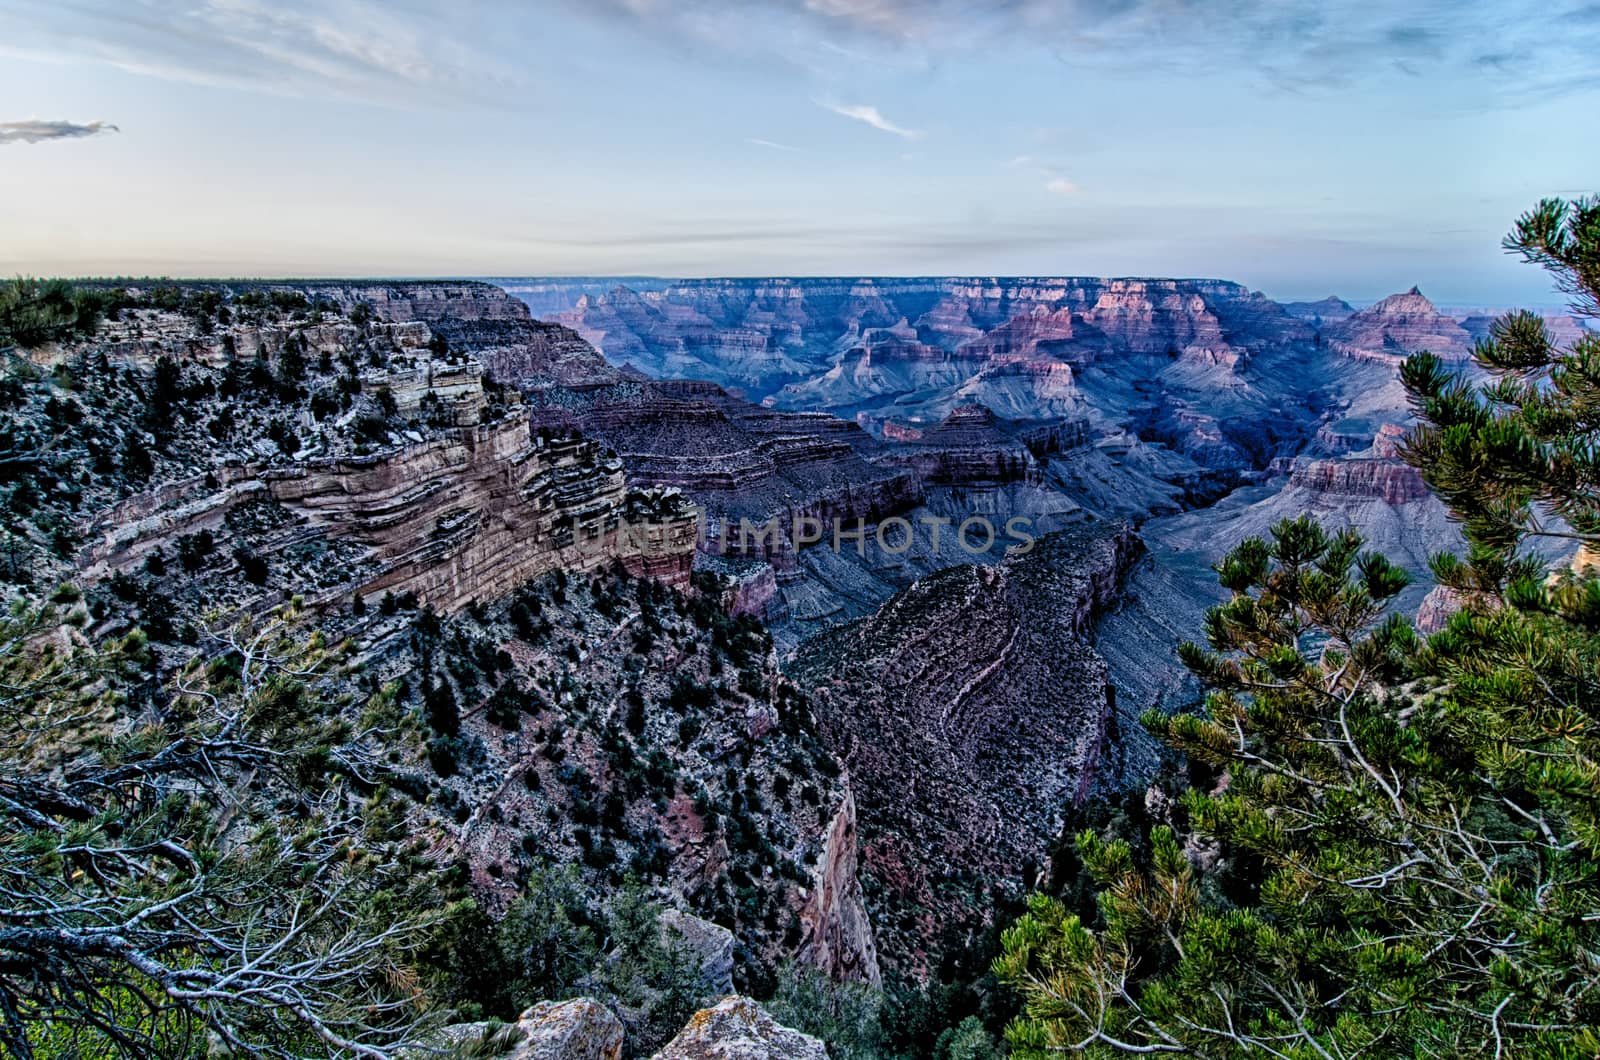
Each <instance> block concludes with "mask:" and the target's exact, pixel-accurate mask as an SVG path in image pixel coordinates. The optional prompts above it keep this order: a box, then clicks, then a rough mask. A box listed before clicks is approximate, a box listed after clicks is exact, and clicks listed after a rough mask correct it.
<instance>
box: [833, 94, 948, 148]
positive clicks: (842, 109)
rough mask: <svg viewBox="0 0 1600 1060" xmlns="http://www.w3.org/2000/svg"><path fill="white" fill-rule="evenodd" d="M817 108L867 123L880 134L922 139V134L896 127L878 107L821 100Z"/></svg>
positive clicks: (906, 138)
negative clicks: (847, 104) (846, 104)
mask: <svg viewBox="0 0 1600 1060" xmlns="http://www.w3.org/2000/svg"><path fill="white" fill-rule="evenodd" d="M817 106H819V107H822V108H823V109H824V110H831V111H833V112H834V113H835V114H838V115H841V116H843V117H846V118H853V119H855V120H856V121H859V122H865V123H866V124H868V125H870V126H872V127H873V128H874V129H877V130H878V131H880V132H886V133H890V134H892V135H894V136H898V137H901V138H902V139H905V140H917V139H920V138H921V137H922V134H921V133H920V132H917V131H916V130H915V129H907V128H905V127H903V126H900V125H896V124H895V123H894V122H892V121H890V120H889V119H888V118H885V117H884V116H883V115H882V114H881V113H879V111H878V108H877V107H869V106H867V105H865V104H855V105H853V106H845V105H842V104H838V103H824V102H822V101H821V100H818V101H817Z"/></svg>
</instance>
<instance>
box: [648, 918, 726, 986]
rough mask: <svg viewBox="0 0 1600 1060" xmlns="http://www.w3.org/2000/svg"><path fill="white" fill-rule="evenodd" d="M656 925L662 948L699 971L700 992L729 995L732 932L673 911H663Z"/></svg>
mask: <svg viewBox="0 0 1600 1060" xmlns="http://www.w3.org/2000/svg"><path fill="white" fill-rule="evenodd" d="M659 923H660V927H661V939H662V944H663V945H664V946H666V947H667V949H668V950H669V951H671V952H675V953H679V954H682V955H683V956H684V957H686V958H687V959H688V962H689V965H690V966H691V967H693V968H697V969H699V974H700V980H699V985H700V988H701V990H703V991H704V992H705V993H707V994H731V993H733V948H734V945H735V939H734V937H733V932H731V931H729V930H728V929H727V928H725V927H723V926H722V925H721V924H713V923H712V922H711V921H709V920H702V919H701V918H700V917H697V916H691V915H690V914H688V913H684V912H680V911H679V910H677V909H663V910H662V911H661V918H660V921H659Z"/></svg>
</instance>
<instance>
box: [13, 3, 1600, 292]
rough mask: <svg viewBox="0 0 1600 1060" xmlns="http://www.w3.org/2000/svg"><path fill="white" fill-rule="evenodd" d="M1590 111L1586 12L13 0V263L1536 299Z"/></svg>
mask: <svg viewBox="0 0 1600 1060" xmlns="http://www.w3.org/2000/svg"><path fill="white" fill-rule="evenodd" d="M1597 133H1600V3H1596V2H1585V0H1539V2H1537V3H1535V2H1529V0H1495V2H1480V0H1457V2H1451V3H1439V2H1434V0H1411V2H1408V3H1405V4H1398V3H1357V2H1352V0H1285V2H1283V3H1265V2H1255V0H1212V2H1201V0H988V2H977V0H528V2H523V3H510V2H491V0H398V2H392V3H383V4H379V3H372V2H365V0H318V2H310V0H281V2H267V0H175V2H163V0H38V2H36V0H0V274H4V275H15V274H46V275H170V276H219V275H232V276H245V275H251V276H257V275H259V276H313V275H315V276H494V275H498V276H524V275H526V276H533V275H618V274H650V275H664V276H732V275H781V276H795V275H852V276H867V275H1039V274H1050V275H1155V276H1211V277H1220V278H1226V279H1233V280H1238V281H1240V282H1242V283H1246V284H1248V285H1249V286H1251V287H1252V288H1255V289H1259V290H1263V291H1266V292H1267V293H1268V294H1270V295H1272V296H1274V297H1279V298H1315V297H1321V296H1323V295H1326V294H1329V293H1337V294H1340V295H1342V296H1344V297H1346V298H1349V299H1351V300H1355V301H1364V300H1369V299H1375V298H1379V297H1382V296H1383V295H1385V294H1389V293H1392V292H1394V291H1398V290H1404V289H1406V288H1409V287H1410V286H1412V285H1413V284H1418V285H1420V286H1421V287H1422V289H1423V291H1424V293H1426V294H1428V295H1429V296H1430V297H1433V298H1434V300H1435V301H1438V302H1440V303H1443V304H1452V305H1484V306H1499V305H1506V304H1511V303H1513V302H1521V303H1524V304H1542V303H1553V302H1556V301H1558V298H1557V297H1556V296H1554V295H1553V294H1551V293H1550V292H1549V290H1548V288H1547V287H1546V285H1545V284H1544V282H1543V281H1542V278H1541V275H1540V274H1539V272H1538V271H1537V270H1535V269H1533V268H1531V267H1529V266H1526V265H1521V264H1519V263H1517V262H1515V261H1513V260H1511V259H1509V258H1508V257H1507V256H1506V255H1505V254H1504V253H1503V252H1502V251H1501V250H1500V248H1499V240H1500V238H1501V236H1502V235H1503V234H1504V233H1505V231H1506V230H1507V229H1508V228H1509V227H1510V225H1511V223H1512V222H1513V221H1514V219H1515V218H1516V216H1517V215H1518V214H1519V213H1520V212H1521V211H1523V210H1525V209H1527V208H1528V207H1529V206H1531V205H1533V204H1534V203H1535V202H1536V201H1537V200H1538V199H1539V198H1541V197H1543V196H1546V195H1553V194H1555V195H1566V196H1572V195H1579V194H1587V193H1591V192H1595V191H1600V135H1596V134H1597Z"/></svg>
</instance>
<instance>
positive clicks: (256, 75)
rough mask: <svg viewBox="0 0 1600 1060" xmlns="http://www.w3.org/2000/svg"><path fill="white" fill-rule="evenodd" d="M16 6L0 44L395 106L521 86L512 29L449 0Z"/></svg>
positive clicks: (180, 77) (174, 76)
mask: <svg viewBox="0 0 1600 1060" xmlns="http://www.w3.org/2000/svg"><path fill="white" fill-rule="evenodd" d="M472 6H474V7H476V6H480V5H476V4H473V5H472ZM483 6H487V7H496V6H498V5H496V4H494V3H493V2H492V0H490V2H489V3H487V4H486V5H483ZM13 7H14V8H16V9H18V10H16V11H15V12H8V14H14V15H15V17H14V18H8V19H7V21H8V23H10V24H9V25H8V26H7V32H6V38H5V40H4V42H3V43H0V55H13V56H21V57H25V58H29V59H35V60H53V61H59V62H71V63H85V62H89V63H100V64H105V65H108V66H113V67H116V68H118V69H121V70H125V71H128V72H130V73H135V74H141V75H145V76H151V77H159V78H162V79H164V80H170V81H186V82H191V83H195V84H202V85H214V86H225V87H245V88H253V89H264V90H266V91H270V92H274V93H278V94H283V95H301V96H313V97H330V96H331V97H336V98H344V99H359V100H362V101H365V102H375V103H383V104H389V105H404V104H411V103H416V102H422V101H431V102H438V101H449V100H469V99H470V100H475V101H478V102H485V101H494V100H497V99H500V98H503V97H504V96H506V95H508V94H509V93H510V92H512V91H514V89H515V88H516V87H518V85H519V79H518V78H517V76H516V75H515V74H514V73H512V72H510V71H512V70H514V66H513V65H512V63H511V62H510V61H509V59H504V58H500V57H499V56H500V55H505V54H508V52H509V51H510V49H509V48H507V45H508V40H507V38H506V37H505V36H503V35H497V34H494V33H489V32H484V31H482V30H481V29H479V27H480V26H482V25H483V22H482V21H481V20H480V19H477V18H472V17H467V16H466V13H465V12H463V11H461V10H460V9H459V7H458V6H455V5H451V4H449V3H448V2H447V0H410V2H408V3H405V4H402V5H387V6H380V5H378V4H375V3H372V2H369V0H329V2H326V3H316V2H313V0H282V2H268V0H193V2H191V3H185V4H171V3H168V2H165V0H79V2H76V3H71V4H61V3H58V2H55V0H14V3H13ZM507 17H512V16H511V15H510V14H509V13H508V14H507ZM463 29H465V30H466V32H467V34H468V35H467V36H462V31H463Z"/></svg>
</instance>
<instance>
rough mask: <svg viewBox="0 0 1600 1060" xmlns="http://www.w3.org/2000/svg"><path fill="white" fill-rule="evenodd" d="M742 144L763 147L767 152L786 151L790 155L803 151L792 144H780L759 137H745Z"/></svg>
mask: <svg viewBox="0 0 1600 1060" xmlns="http://www.w3.org/2000/svg"><path fill="white" fill-rule="evenodd" d="M744 142H745V143H747V144H751V145H752V146H755V147H765V148H766V149H767V150H769V151H788V152H789V153H791V154H798V153H799V152H800V151H801V150H803V149H802V148H799V147H795V146H793V145H792V144H780V143H779V142H778V141H776V140H763V139H762V138H761V137H759V136H747V137H745V141H744Z"/></svg>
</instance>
